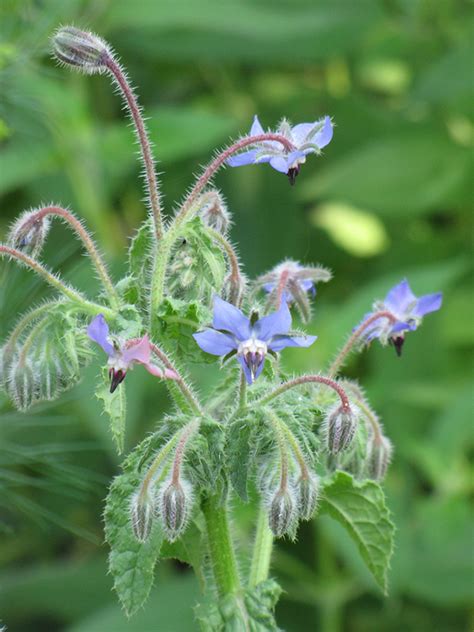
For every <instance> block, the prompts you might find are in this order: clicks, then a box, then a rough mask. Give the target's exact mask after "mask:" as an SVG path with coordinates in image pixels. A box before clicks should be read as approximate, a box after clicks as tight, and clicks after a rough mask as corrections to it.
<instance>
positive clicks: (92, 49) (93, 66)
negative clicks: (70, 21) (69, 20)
mask: <svg viewBox="0 0 474 632" xmlns="http://www.w3.org/2000/svg"><path fill="white" fill-rule="evenodd" d="M52 42H53V52H54V55H55V56H56V58H57V59H58V60H59V61H60V62H62V63H64V64H67V65H68V66H72V67H73V68H75V69H76V70H80V71H82V72H85V73H87V74H95V73H101V72H104V71H105V70H106V69H107V66H106V62H107V60H108V59H110V58H111V57H112V54H111V51H110V49H109V47H108V45H107V44H106V43H105V42H104V40H103V39H101V38H100V37H98V36H97V35H95V34H94V33H89V32H87V31H81V30H79V29H76V28H75V27H73V26H65V27H62V28H60V29H58V30H57V31H56V33H55V34H54V36H53V38H52Z"/></svg>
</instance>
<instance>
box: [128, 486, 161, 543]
mask: <svg viewBox="0 0 474 632" xmlns="http://www.w3.org/2000/svg"><path fill="white" fill-rule="evenodd" d="M154 515H155V507H154V503H153V500H152V498H151V497H150V496H149V494H148V493H145V494H142V493H141V492H137V493H136V494H134V495H133V497H132V502H131V505H130V518H131V522H132V529H133V533H134V535H135V537H136V538H137V540H138V541H139V542H146V540H148V537H149V535H150V533H151V528H152V526H153V518H154Z"/></svg>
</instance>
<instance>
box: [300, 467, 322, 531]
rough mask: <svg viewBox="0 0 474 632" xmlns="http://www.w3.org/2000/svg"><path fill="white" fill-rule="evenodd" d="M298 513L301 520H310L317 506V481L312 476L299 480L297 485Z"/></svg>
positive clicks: (315, 477) (316, 478)
mask: <svg viewBox="0 0 474 632" xmlns="http://www.w3.org/2000/svg"><path fill="white" fill-rule="evenodd" d="M298 494H299V497H298V512H299V517H300V518H301V520H311V518H312V517H313V516H314V513H315V511H316V507H317V506H318V500H319V479H318V477H317V476H314V475H313V474H309V475H308V476H307V477H306V478H300V480H299V483H298Z"/></svg>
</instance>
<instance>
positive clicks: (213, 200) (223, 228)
mask: <svg viewBox="0 0 474 632" xmlns="http://www.w3.org/2000/svg"><path fill="white" fill-rule="evenodd" d="M211 194H212V197H211ZM206 197H207V198H208V201H207V202H206V203H205V204H204V205H203V206H202V207H201V209H200V211H199V215H200V216H201V219H202V221H203V223H204V224H205V225H206V226H209V227H210V228H213V229H214V230H217V232H219V233H221V234H222V235H225V233H226V232H227V230H228V228H229V225H230V216H229V212H228V210H227V207H226V204H225V202H224V199H223V198H222V196H221V194H220V193H219V191H211V192H210V193H209V194H207V195H206Z"/></svg>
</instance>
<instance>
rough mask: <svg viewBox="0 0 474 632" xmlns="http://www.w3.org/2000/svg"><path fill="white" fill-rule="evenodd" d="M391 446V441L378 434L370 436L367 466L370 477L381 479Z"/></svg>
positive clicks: (389, 457) (391, 451) (389, 458)
mask: <svg viewBox="0 0 474 632" xmlns="http://www.w3.org/2000/svg"><path fill="white" fill-rule="evenodd" d="M392 453H393V447H392V444H391V442H390V441H389V440H388V439H387V437H384V436H383V435H379V436H377V437H375V436H374V437H372V438H371V440H370V443H369V449H368V458H367V466H368V473H369V476H370V478H373V479H374V480H376V481H381V480H383V478H384V477H385V474H386V473H387V469H388V466H389V464H390V460H391V458H392Z"/></svg>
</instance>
